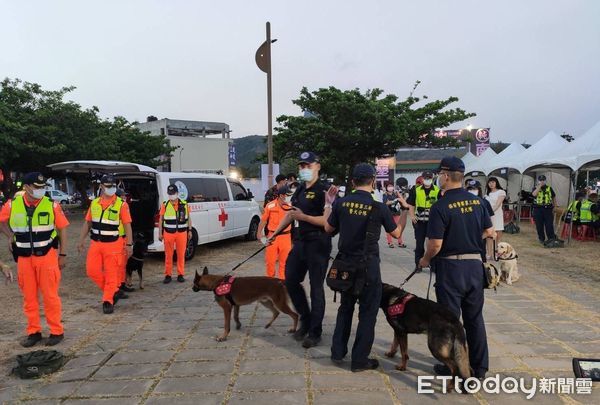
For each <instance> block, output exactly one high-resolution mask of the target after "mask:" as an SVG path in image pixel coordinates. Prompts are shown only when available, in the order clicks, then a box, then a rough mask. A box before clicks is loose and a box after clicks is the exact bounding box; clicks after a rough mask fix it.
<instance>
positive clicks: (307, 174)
mask: <svg viewBox="0 0 600 405" xmlns="http://www.w3.org/2000/svg"><path fill="white" fill-rule="evenodd" d="M313 178H314V173H313V171H312V169H308V168H306V169H300V180H302V181H306V182H311V181H312V180H313Z"/></svg>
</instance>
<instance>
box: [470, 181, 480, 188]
mask: <svg viewBox="0 0 600 405" xmlns="http://www.w3.org/2000/svg"><path fill="white" fill-rule="evenodd" d="M477 187H481V183H480V182H478V181H477V180H473V179H471V180H468V181H467V188H477Z"/></svg>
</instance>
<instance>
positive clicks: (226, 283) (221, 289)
mask: <svg viewBox="0 0 600 405" xmlns="http://www.w3.org/2000/svg"><path fill="white" fill-rule="evenodd" d="M234 281H235V277H234V276H230V275H227V276H225V277H223V279H222V280H221V281H219V284H217V286H216V287H215V289H214V290H213V292H214V293H215V298H218V297H225V298H227V301H229V303H230V304H231V305H233V306H235V305H236V304H235V302H234V301H233V297H232V296H231V287H232V285H233V282H234Z"/></svg>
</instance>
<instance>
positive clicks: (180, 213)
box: [163, 200, 189, 233]
mask: <svg viewBox="0 0 600 405" xmlns="http://www.w3.org/2000/svg"><path fill="white" fill-rule="evenodd" d="M163 204H164V206H165V214H164V215H163V229H164V231H165V232H167V233H176V232H187V231H188V219H189V218H188V217H189V216H188V210H187V202H185V201H181V200H179V204H178V206H177V211H175V207H173V203H172V202H171V201H170V200H169V201H165V202H164V203H163Z"/></svg>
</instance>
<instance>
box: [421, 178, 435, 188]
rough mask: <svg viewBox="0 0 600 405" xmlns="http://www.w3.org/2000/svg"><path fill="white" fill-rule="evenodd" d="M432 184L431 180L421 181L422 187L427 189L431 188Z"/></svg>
mask: <svg viewBox="0 0 600 405" xmlns="http://www.w3.org/2000/svg"><path fill="white" fill-rule="evenodd" d="M432 184H433V180H431V179H425V180H423V185H424V186H427V187H429V186H431V185H432Z"/></svg>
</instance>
